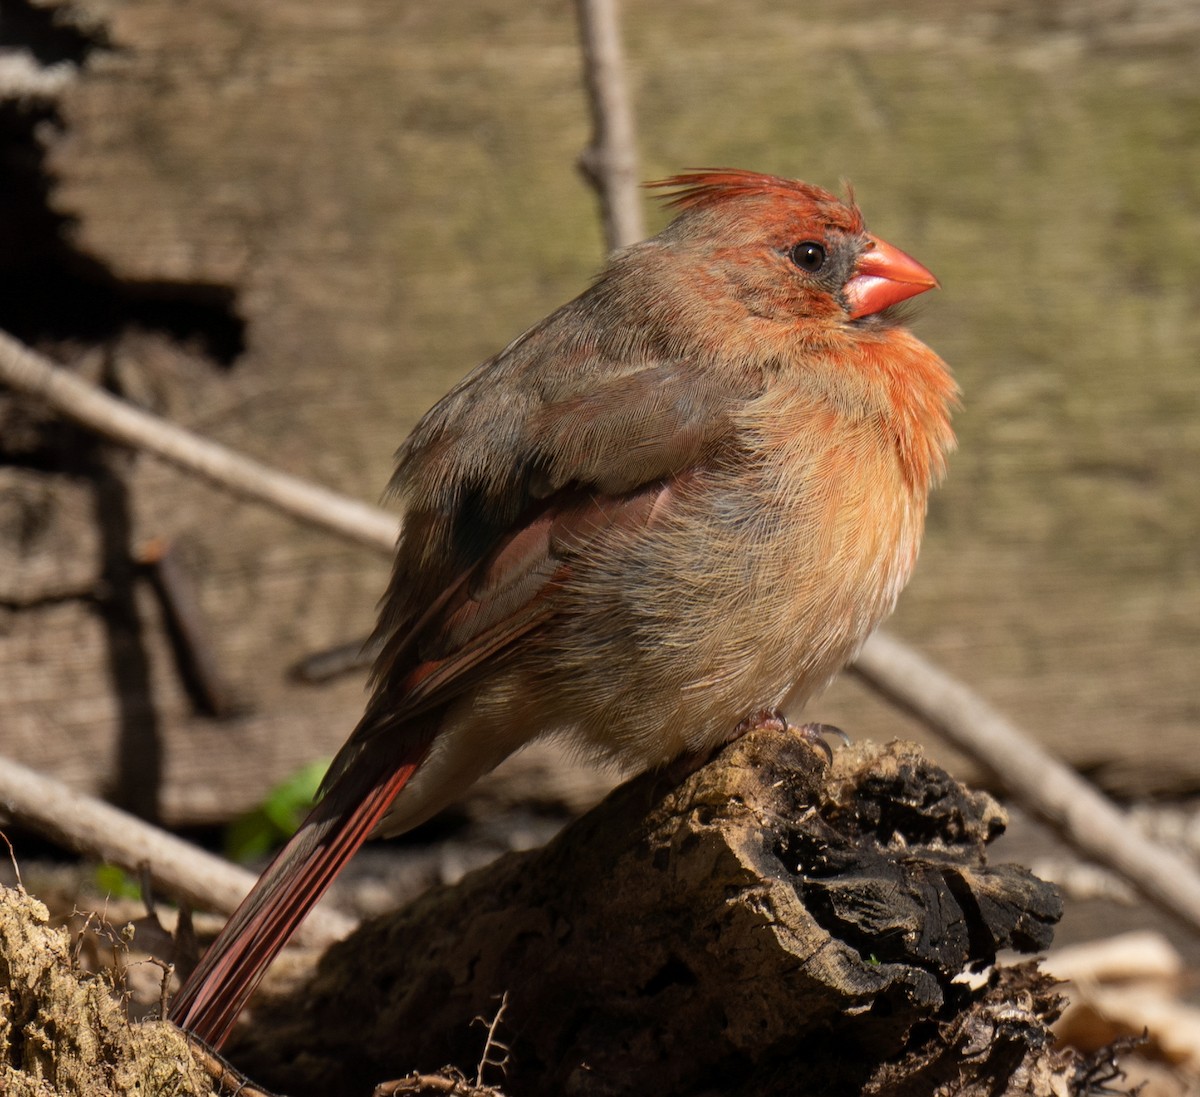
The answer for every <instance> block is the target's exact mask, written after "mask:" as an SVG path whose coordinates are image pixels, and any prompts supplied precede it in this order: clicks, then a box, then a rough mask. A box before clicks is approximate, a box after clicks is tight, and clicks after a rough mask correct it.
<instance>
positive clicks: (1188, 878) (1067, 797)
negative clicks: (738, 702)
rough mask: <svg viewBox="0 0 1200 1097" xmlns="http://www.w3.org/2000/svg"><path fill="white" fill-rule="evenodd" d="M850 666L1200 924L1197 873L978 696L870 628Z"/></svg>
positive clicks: (1067, 833)
mask: <svg viewBox="0 0 1200 1097" xmlns="http://www.w3.org/2000/svg"><path fill="white" fill-rule="evenodd" d="M854 672H855V673H856V674H857V675H858V676H859V677H860V678H862V679H863V680H864V681H865V682H867V684H868V685H870V686H872V687H873V688H874V689H876V690H878V691H879V692H880V693H881V694H882V695H883V696H884V697H886V698H887V699H888V700H889V701H891V702H892V703H893V704H895V705H896V706H897V707H899V708H901V709H904V710H906V711H907V712H910V713H912V714H913V715H914V716H916V717H917V718H918V719H920V720H922V721H923V722H924V723H926V724H927V725H928V726H929V727H931V728H932V729H933V730H934V731H936V732H938V734H940V735H942V736H944V737H945V738H946V739H948V740H949V741H950V742H951V743H953V744H954V745H955V746H957V747H959V748H960V749H961V750H963V751H965V752H967V753H968V754H969V755H970V756H971V757H973V758H975V759H976V760H977V761H979V762H980V763H981V764H982V765H984V766H985V767H987V769H988V770H989V771H990V772H991V773H992V774H993V775H994V776H995V778H996V779H997V780H998V781H999V782H1000V783H1001V784H1002V785H1003V786H1004V788H1006V789H1007V790H1008V792H1009V793H1010V794H1011V795H1012V797H1013V799H1014V800H1016V801H1017V802H1018V803H1020V804H1022V805H1023V806H1024V807H1026V808H1027V809H1028V810H1030V811H1031V812H1033V813H1035V814H1036V815H1039V816H1040V817H1041V818H1043V819H1045V820H1046V821H1047V822H1048V823H1049V824H1050V825H1051V826H1052V827H1054V829H1055V830H1056V831H1058V832H1059V833H1060V834H1062V835H1063V837H1064V838H1066V840H1067V841H1068V842H1070V843H1071V845H1073V846H1074V847H1075V848H1076V849H1077V850H1079V851H1080V852H1082V853H1083V854H1085V855H1086V856H1088V857H1090V858H1092V859H1093V860H1095V861H1099V862H1100V863H1102V864H1106V865H1111V866H1112V867H1113V868H1114V869H1115V870H1116V871H1117V872H1119V873H1120V874H1121V875H1122V876H1123V877H1124V878H1125V879H1126V880H1128V881H1129V882H1130V883H1131V884H1132V885H1133V886H1134V887H1135V888H1137V890H1138V891H1140V892H1141V893H1142V895H1144V896H1145V897H1146V898H1147V899H1149V900H1150V901H1151V902H1152V903H1154V904H1155V905H1156V906H1159V907H1161V908H1163V909H1164V910H1167V911H1170V912H1171V913H1173V914H1175V915H1176V916H1177V917H1179V918H1181V919H1183V921H1184V922H1186V923H1187V924H1188V925H1189V926H1191V927H1192V928H1193V929H1196V930H1200V873H1197V871H1196V868H1195V866H1194V865H1193V864H1191V862H1189V861H1188V860H1187V859H1186V858H1184V857H1181V856H1179V855H1178V854H1176V853H1175V852H1173V851H1172V850H1169V849H1167V848H1166V847H1164V846H1161V845H1158V844H1157V843H1155V842H1152V841H1151V840H1150V839H1148V838H1146V837H1145V836H1144V835H1143V834H1141V833H1140V832H1139V831H1138V829H1137V827H1136V826H1135V824H1134V823H1133V822H1132V821H1131V820H1130V819H1129V818H1128V816H1126V815H1125V814H1124V813H1123V812H1121V811H1120V810H1119V809H1118V808H1117V807H1116V806H1115V805H1114V804H1113V803H1112V802H1111V801H1110V800H1108V799H1106V798H1105V797H1104V796H1102V795H1101V794H1100V793H1099V792H1098V791H1097V790H1096V789H1095V787H1094V786H1092V785H1091V784H1089V783H1088V782H1087V781H1085V780H1084V779H1083V778H1082V777H1080V776H1079V774H1077V773H1076V772H1075V771H1074V770H1072V769H1070V768H1069V767H1068V766H1065V765H1063V764H1062V763H1061V762H1059V761H1058V760H1057V759H1055V758H1053V757H1052V756H1051V755H1050V754H1049V753H1047V752H1046V751H1045V750H1044V749H1042V747H1041V745H1040V744H1039V743H1037V742H1035V741H1034V740H1033V739H1031V738H1030V737H1029V736H1027V735H1026V734H1025V733H1024V732H1023V731H1021V730H1020V729H1018V728H1017V727H1016V726H1014V725H1013V724H1012V723H1010V722H1009V721H1008V720H1007V719H1005V717H1003V716H1002V715H1001V714H1000V713H999V712H997V711H996V710H995V709H994V708H992V707H991V705H989V704H988V703H987V702H986V701H985V700H984V699H983V698H982V697H980V696H979V695H978V694H977V693H974V692H973V691H972V690H970V689H968V688H967V687H966V686H965V685H963V683H961V682H959V681H956V680H955V679H953V678H951V677H950V675H948V674H946V672H945V671H943V670H940V669H939V668H938V667H936V666H934V665H933V664H932V663H931V662H929V660H927V659H925V658H924V657H923V656H921V655H919V654H917V653H916V652H915V651H913V650H912V649H911V648H908V647H906V646H905V645H904V644H902V643H900V642H899V641H898V640H893V639H892V638H891V637H889V636H884V635H881V634H879V633H876V634H875V635H874V636H873V637H872V638H871V639H870V640H869V641H868V642H867V644H866V646H865V647H864V648H863V650H862V652H861V653H860V655H859V657H858V661H857V662H856V663H855V664H854Z"/></svg>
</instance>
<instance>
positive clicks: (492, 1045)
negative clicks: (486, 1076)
mask: <svg viewBox="0 0 1200 1097" xmlns="http://www.w3.org/2000/svg"><path fill="white" fill-rule="evenodd" d="M506 1009H508V991H507V990H506V991H505V992H504V993H503V994H502V995H501V996H500V1006H499V1008H498V1009H497V1010H496V1013H495V1015H494V1016H493V1017H492V1019H491V1020H490V1021H489V1020H488V1019H487V1018H486V1017H476V1018H475V1020H476V1021H477V1022H478V1023H479V1024H481V1025H483V1026H485V1027H486V1028H487V1036H486V1038H485V1039H484V1041H483V1054H482V1055H481V1056H480V1058H479V1066H478V1067H477V1068H476V1070H475V1086H476V1088H478V1087H480V1086H482V1085H483V1070H484V1067H497V1068H499V1070H500V1072H501V1073H503V1072H504V1069H505V1067H506V1066H507V1065H508V1056H509V1053H510V1052H511V1050H512V1049H511V1048H510V1047H509V1046H508V1045H507V1044H505V1043H501V1041H500V1038H499V1037H498V1036H497V1035H496V1032H497V1030H498V1029H499V1028H500V1022H501V1021H502V1020H503V1019H504V1011H505V1010H506ZM493 1051H499V1052H500V1053H501V1055H500V1058H499V1059H495V1058H493V1057H492V1052H493Z"/></svg>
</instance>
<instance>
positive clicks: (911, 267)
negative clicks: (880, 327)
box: [846, 236, 938, 320]
mask: <svg viewBox="0 0 1200 1097" xmlns="http://www.w3.org/2000/svg"><path fill="white" fill-rule="evenodd" d="M867 240H868V241H869V243H868V245H867V249H868V250H867V251H865V252H863V254H862V257H861V258H860V259H859V260H858V266H857V267H856V268H855V271H854V277H852V278H851V279H850V281H849V282H847V283H846V297H847V299H848V300H849V302H850V317H851V319H854V320H857V319H858V318H859V317H860V316H871V315H873V314H874V313H877V312H882V311H883V310H884V309H885V308H887V307H888V306H889V305H896V304H899V303H900V302H901V301H907V300H908V299H909V298H910V297H916V295H917V294H918V293H924V292H925V291H926V290H929V289H936V288H937V284H938V280H937V279H936V278H934V276H933V275H932V274H930V273H929V271H927V270H926V269H925V268H924V267H923V266H921V264H920V263H918V262H917V261H916V260H915V259H914V258H913V257H912V256H911V255H905V254H904V252H902V251H901V250H900V249H899V248H894V247H892V245H891V244H889V243H888V242H887V241H886V240H880V239H879V237H878V236H868V237H867Z"/></svg>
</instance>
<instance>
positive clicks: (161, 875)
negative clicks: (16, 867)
mask: <svg viewBox="0 0 1200 1097" xmlns="http://www.w3.org/2000/svg"><path fill="white" fill-rule="evenodd" d="M0 810H3V811H6V812H7V813H8V814H9V815H10V816H11V817H12V818H14V819H16V820H19V821H20V822H21V824H22V825H24V826H27V827H29V828H30V829H32V830H36V831H37V832H38V833H39V834H41V835H43V836H44V837H46V838H49V839H50V840H51V841H52V842H56V843H58V844H59V845H62V846H64V847H66V848H67V849H72V850H75V851H76V852H77V853H82V854H84V855H85V856H88V857H95V858H98V859H99V860H101V861H107V862H110V863H111V864H114V865H120V866H121V867H122V868H124V869H127V870H128V871H130V872H133V873H138V872H140V871H142V870H143V868H145V869H147V870H148V871H149V874H150V878H151V880H153V881H154V883H155V885H156V886H158V887H161V888H162V889H163V890H164V891H166V892H167V893H168V894H170V895H172V896H174V897H176V898H178V899H184V900H186V901H187V902H189V903H191V904H192V905H193V906H196V907H200V908H202V909H204V910H214V911H218V912H220V913H222V914H226V915H228V914H231V913H232V912H233V911H234V909H235V908H236V907H237V905H238V903H240V902H241V901H242V899H243V898H244V897H245V895H246V893H247V892H248V891H249V890H250V888H251V887H252V886H253V885H254V881H255V879H256V877H255V875H254V874H253V873H251V872H247V871H246V870H245V869H242V868H238V867H237V865H234V864H231V863H230V862H229V861H226V860H225V859H224V858H223V857H216V856H214V855H213V854H211V853H205V852H204V850H202V849H199V848H197V847H196V846H194V845H192V844H191V843H190V842H185V841H183V840H182V839H179V838H176V837H175V836H174V835H172V834H168V833H167V832H166V831H163V830H160V829H159V828H158V827H154V826H151V825H150V824H148V823H144V822H142V820H140V819H138V818H136V817H135V816H133V815H130V814H128V813H127V812H124V811H121V810H120V809H119V808H115V807H113V806H112V805H111V804H106V803H104V801H103V800H97V799H96V798H95V797H92V796H88V795H87V794H85V793H82V792H76V791H74V790H73V789H70V788H68V787H67V786H66V785H64V784H62V782H60V781H55V780H54V779H53V778H51V777H45V776H43V775H42V774H40V773H35V772H34V771H33V770H31V769H28V768H27V767H25V766H23V765H20V764H19V763H17V762H13V761H10V760H9V759H7V758H0ZM354 926H355V921H354V919H352V918H348V917H346V916H345V915H344V914H340V913H337V912H336V911H334V910H331V909H329V908H325V909H322V908H320V907H318V908H317V909H316V910H314V911H313V913H312V914H311V915H309V917H308V919H307V920H306V921H305V923H304V925H303V926H302V927H301V933H302V934H303V940H304V943H306V944H308V945H313V946H318V945H327V944H329V942H330V941H335V940H337V939H339V938H341V937H345V936H346V934H347V933H349V932H350V930H351V929H353V928H354Z"/></svg>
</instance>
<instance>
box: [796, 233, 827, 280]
mask: <svg viewBox="0 0 1200 1097" xmlns="http://www.w3.org/2000/svg"><path fill="white" fill-rule="evenodd" d="M788 257H789V258H790V259H791V261H792V262H793V263H795V264H796V266H798V267H799V268H800V269H801V270H805V271H808V273H809V274H816V272H817V271H819V270H820V269H821V268H822V267H823V266H824V265H825V249H824V248H823V247H822V246H821V245H820V244H818V243H817V242H816V241H815V240H805V241H803V242H802V243H799V244H796V245H794V246H793V247H792V250H791V251H790V252H789V253H788Z"/></svg>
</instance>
